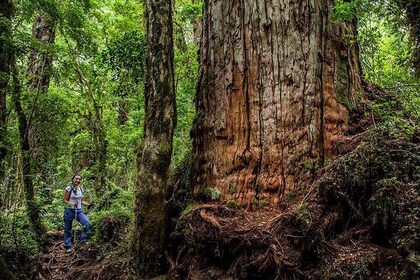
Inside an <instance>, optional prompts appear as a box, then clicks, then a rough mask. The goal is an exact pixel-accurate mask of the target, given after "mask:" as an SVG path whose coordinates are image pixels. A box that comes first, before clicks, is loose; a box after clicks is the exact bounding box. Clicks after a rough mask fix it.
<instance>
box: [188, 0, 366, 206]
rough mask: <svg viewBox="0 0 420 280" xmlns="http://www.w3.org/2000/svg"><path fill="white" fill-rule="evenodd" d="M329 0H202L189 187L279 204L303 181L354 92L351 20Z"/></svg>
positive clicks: (344, 122) (342, 123)
mask: <svg viewBox="0 0 420 280" xmlns="http://www.w3.org/2000/svg"><path fill="white" fill-rule="evenodd" d="M332 8H333V1H331V0H321V1H315V0H307V1H303V0H300V1H295V0H267V1H254V0H229V1H220V0H206V1H204V15H203V36H202V42H201V51H200V65H201V66H200V76H199V82H198V87H197V96H196V110H197V117H196V121H195V124H194V126H193V129H192V132H191V133H192V136H193V150H194V152H195V157H196V164H195V192H196V193H198V192H200V191H202V190H203V188H208V187H211V188H213V187H214V188H218V189H219V190H220V191H221V197H222V199H235V200H237V201H238V202H239V203H241V204H243V205H252V203H253V202H255V201H256V200H258V199H268V200H269V201H270V202H271V203H273V204H276V203H277V201H278V199H279V197H281V196H282V195H283V194H284V193H285V192H288V191H291V190H296V189H297V188H299V187H303V186H307V185H308V184H310V182H311V180H312V179H313V176H314V173H315V170H317V169H318V168H320V167H321V166H322V165H323V163H324V160H325V158H326V157H328V156H329V153H330V149H331V147H332V146H333V144H334V143H335V142H336V141H337V139H338V138H339V137H340V135H342V134H343V133H345V131H346V129H347V126H348V115H349V110H350V109H351V108H352V107H355V106H356V104H355V103H356V101H355V100H356V98H357V96H358V95H359V93H360V74H359V73H360V69H359V64H358V54H357V46H356V45H351V44H349V43H347V42H346V40H344V37H345V36H348V35H354V34H355V26H354V24H351V23H347V24H341V25H338V24H334V23H333V22H332V20H331V14H332Z"/></svg>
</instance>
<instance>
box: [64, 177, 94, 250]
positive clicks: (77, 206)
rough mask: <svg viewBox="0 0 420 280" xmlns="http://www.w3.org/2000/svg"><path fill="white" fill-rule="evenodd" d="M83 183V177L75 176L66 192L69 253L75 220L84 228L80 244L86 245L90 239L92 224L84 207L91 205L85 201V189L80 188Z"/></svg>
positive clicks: (66, 225)
mask: <svg viewBox="0 0 420 280" xmlns="http://www.w3.org/2000/svg"><path fill="white" fill-rule="evenodd" d="M81 181H82V177H81V176H80V175H79V174H75V175H74V176H73V177H72V179H71V182H72V184H71V185H70V186H68V187H67V188H66V190H65V192H64V203H65V204H66V208H65V209H64V248H65V249H66V251H67V252H70V250H71V239H72V233H71V229H72V226H73V220H74V219H76V220H77V221H78V222H79V223H80V224H82V226H83V231H82V235H81V237H80V243H85V242H86V241H87V240H88V238H89V227H90V222H89V219H88V218H87V217H86V215H85V214H84V213H83V210H82V205H83V206H90V203H88V202H86V201H83V188H82V187H81V186H80V182H81Z"/></svg>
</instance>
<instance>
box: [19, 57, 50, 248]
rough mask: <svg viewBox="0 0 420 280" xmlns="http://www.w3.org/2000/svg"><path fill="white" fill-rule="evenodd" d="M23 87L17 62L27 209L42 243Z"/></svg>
mask: <svg viewBox="0 0 420 280" xmlns="http://www.w3.org/2000/svg"><path fill="white" fill-rule="evenodd" d="M21 92H22V87H21V84H20V81H19V78H18V72H17V66H16V62H14V65H13V96H12V97H13V104H14V107H15V110H16V114H17V117H18V122H19V125H18V128H19V142H20V148H21V153H22V177H23V189H24V193H25V203H26V211H27V213H28V216H29V219H30V221H31V224H32V227H33V229H34V231H35V233H36V235H35V236H36V238H37V241H38V242H39V243H40V244H42V243H43V237H44V234H45V228H44V227H43V226H42V222H41V216H40V211H39V210H40V209H39V205H38V204H37V203H36V200H35V187H34V185H33V181H32V174H33V173H32V165H31V155H30V151H29V147H30V146H29V138H28V120H27V118H26V115H25V113H24V111H23V108H22V104H21V100H20V99H21V97H20V96H21Z"/></svg>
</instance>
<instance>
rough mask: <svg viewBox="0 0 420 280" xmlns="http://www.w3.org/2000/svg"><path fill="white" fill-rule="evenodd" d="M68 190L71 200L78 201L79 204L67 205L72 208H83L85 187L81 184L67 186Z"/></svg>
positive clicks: (71, 201) (72, 201)
mask: <svg viewBox="0 0 420 280" xmlns="http://www.w3.org/2000/svg"><path fill="white" fill-rule="evenodd" d="M66 192H68V193H70V197H69V202H70V203H75V202H77V206H70V205H69V206H67V207H68V208H70V209H75V208H76V209H82V198H83V188H82V187H81V186H78V187H73V190H72V189H71V186H67V188H66Z"/></svg>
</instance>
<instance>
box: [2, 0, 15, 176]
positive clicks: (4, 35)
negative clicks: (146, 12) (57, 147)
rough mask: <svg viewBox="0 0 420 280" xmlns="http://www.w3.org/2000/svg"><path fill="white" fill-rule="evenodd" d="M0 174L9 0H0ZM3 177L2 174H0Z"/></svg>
mask: <svg viewBox="0 0 420 280" xmlns="http://www.w3.org/2000/svg"><path fill="white" fill-rule="evenodd" d="M0 7H2V8H1V10H0V169H1V170H0V174H3V169H4V168H3V165H2V164H1V162H2V161H3V160H4V158H5V156H6V152H7V143H6V129H7V107H6V94H7V87H8V84H9V79H10V63H11V57H12V38H11V37H12V31H11V25H12V24H11V18H12V13H13V4H12V1H11V0H0ZM1 177H3V176H1Z"/></svg>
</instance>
